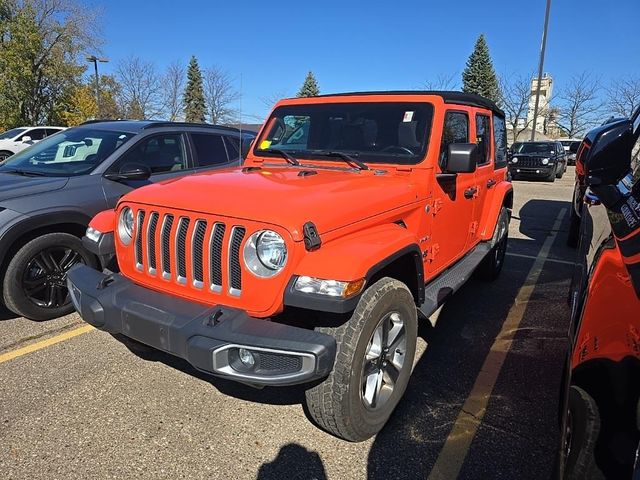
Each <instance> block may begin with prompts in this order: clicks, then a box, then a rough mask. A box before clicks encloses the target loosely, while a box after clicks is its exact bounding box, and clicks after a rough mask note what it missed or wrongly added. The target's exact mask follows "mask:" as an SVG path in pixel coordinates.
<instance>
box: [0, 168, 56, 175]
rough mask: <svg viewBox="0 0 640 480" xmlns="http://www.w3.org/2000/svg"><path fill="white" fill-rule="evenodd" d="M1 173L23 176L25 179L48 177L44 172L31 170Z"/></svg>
mask: <svg viewBox="0 0 640 480" xmlns="http://www.w3.org/2000/svg"><path fill="white" fill-rule="evenodd" d="M0 173H12V174H14V175H22V176H23V177H46V176H47V174H46V173H42V172H33V171H31V170H18V169H13V170H0Z"/></svg>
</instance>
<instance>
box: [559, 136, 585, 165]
mask: <svg viewBox="0 0 640 480" xmlns="http://www.w3.org/2000/svg"><path fill="white" fill-rule="evenodd" d="M581 142H582V140H580V139H578V138H569V139H566V140H564V139H563V140H560V143H561V144H562V146H563V147H564V151H565V153H566V154H567V165H575V164H576V152H577V151H578V147H579V146H580V143H581Z"/></svg>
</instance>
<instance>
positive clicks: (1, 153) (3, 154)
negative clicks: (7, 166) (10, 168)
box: [0, 150, 13, 162]
mask: <svg viewBox="0 0 640 480" xmlns="http://www.w3.org/2000/svg"><path fill="white" fill-rule="evenodd" d="M11 155H13V153H11V152H10V151H8V150H0V162H4V161H5V160H6V159H7V158H9V157H10V156H11Z"/></svg>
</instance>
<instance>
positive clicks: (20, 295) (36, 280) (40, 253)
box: [3, 233, 95, 320]
mask: <svg viewBox="0 0 640 480" xmlns="http://www.w3.org/2000/svg"><path fill="white" fill-rule="evenodd" d="M79 263H84V264H85V265H89V266H91V267H95V259H94V257H93V256H92V255H91V254H90V253H89V252H87V251H86V250H85V249H84V248H83V247H82V242H81V241H80V239H79V238H77V237H75V236H73V235H71V234H68V233H47V234H46V235H42V236H40V237H37V238H35V239H33V240H31V241H30V242H28V243H26V244H25V245H24V246H23V247H22V248H20V250H18V251H17V252H16V254H15V255H14V257H13V258H12V259H11V261H10V262H9V266H8V267H7V271H6V274H5V277H4V283H3V296H4V302H5V305H6V306H7V308H8V309H9V310H11V311H12V312H14V313H16V314H18V315H21V316H23V317H26V318H29V319H31V320H50V319H52V318H56V317H61V316H63V315H67V314H69V313H71V312H73V304H72V303H71V298H70V296H69V291H68V289H67V272H68V271H69V270H70V269H71V267H73V266H75V265H77V264H79Z"/></svg>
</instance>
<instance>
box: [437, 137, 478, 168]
mask: <svg viewBox="0 0 640 480" xmlns="http://www.w3.org/2000/svg"><path fill="white" fill-rule="evenodd" d="M447 153H448V155H447V162H446V165H445V166H444V171H445V173H473V172H475V171H476V166H477V165H478V161H479V160H480V148H479V147H478V145H477V144H475V143H451V144H449V148H448V152H447Z"/></svg>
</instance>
